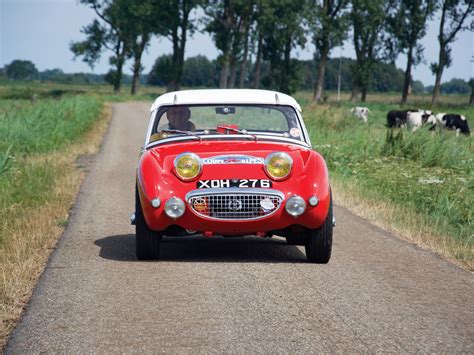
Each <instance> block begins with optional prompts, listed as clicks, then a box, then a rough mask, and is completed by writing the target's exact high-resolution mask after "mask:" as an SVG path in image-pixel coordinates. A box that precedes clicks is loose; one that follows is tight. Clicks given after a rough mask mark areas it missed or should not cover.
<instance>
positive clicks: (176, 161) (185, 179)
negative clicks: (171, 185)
mask: <svg viewBox="0 0 474 355" xmlns="http://www.w3.org/2000/svg"><path fill="white" fill-rule="evenodd" d="M186 155H190V156H192V157H194V158H196V159H197V161H198V162H199V169H198V172H197V174H196V175H195V176H193V177H191V178H187V177H185V176H182V175H181V174H180V173H179V171H178V167H177V165H178V161H179V159H181V158H182V157H183V156H186ZM173 167H174V169H173V170H174V173H175V175H176V176H177V177H178V178H179V179H180V180H183V181H193V180H196V179H197V178H198V177H199V176H200V175H201V173H202V160H201V157H200V156H199V155H197V154H196V153H193V152H184V153H181V154H178V155H177V156H176V157H175V158H174V161H173Z"/></svg>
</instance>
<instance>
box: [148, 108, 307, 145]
mask: <svg viewBox="0 0 474 355" xmlns="http://www.w3.org/2000/svg"><path fill="white" fill-rule="evenodd" d="M189 133H192V135H195V136H199V135H207V134H247V133H248V134H250V135H257V136H259V135H273V136H275V135H276V136H282V137H288V138H290V137H291V138H293V139H297V140H303V137H302V135H303V134H302V131H301V127H300V124H299V121H298V117H297V115H296V111H295V110H294V109H293V108H292V107H290V106H280V105H194V106H193V105H173V106H163V107H161V108H160V109H159V110H158V112H157V116H156V120H155V125H154V127H153V130H152V136H151V139H150V141H156V140H159V139H163V138H167V137H170V136H174V135H184V134H188V135H189Z"/></svg>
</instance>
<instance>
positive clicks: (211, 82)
mask: <svg viewBox="0 0 474 355" xmlns="http://www.w3.org/2000/svg"><path fill="white" fill-rule="evenodd" d="M215 74H216V68H215V67H214V63H212V62H211V61H210V60H209V59H207V58H206V57H205V56H203V55H198V56H195V57H191V58H187V59H186V60H185V61H184V66H183V78H182V84H183V85H185V86H206V87H212V86H217V84H218V82H217V79H216V78H215Z"/></svg>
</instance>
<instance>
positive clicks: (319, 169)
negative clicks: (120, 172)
mask: <svg viewBox="0 0 474 355" xmlns="http://www.w3.org/2000/svg"><path fill="white" fill-rule="evenodd" d="M184 152H192V153H195V154H197V155H198V156H199V157H200V158H201V159H202V158H209V157H215V156H219V155H229V154H238V155H248V156H252V157H260V158H265V157H266V156H267V155H268V154H270V153H273V152H286V153H287V154H289V155H290V156H291V157H292V159H293V169H292V172H291V174H290V176H289V177H288V178H286V179H285V180H283V181H275V180H272V179H271V178H270V177H269V176H268V175H267V174H266V172H265V169H264V165H263V164H224V165H223V164H216V165H203V167H202V171H201V174H200V175H199V176H198V177H197V178H196V179H195V180H193V181H183V180H181V179H180V178H179V177H178V176H177V175H176V174H175V172H174V159H175V158H176V156H177V155H179V154H181V153H184ZM209 179H270V180H271V181H272V184H273V186H272V188H271V189H273V190H277V191H280V192H281V193H283V195H284V201H283V202H282V204H281V206H280V208H279V209H278V210H277V211H276V212H275V213H273V214H271V215H269V216H266V217H263V218H261V219H256V220H238V221H236V220H216V219H210V218H205V217H202V216H199V215H197V214H196V213H195V212H194V211H193V210H192V208H191V207H190V206H189V205H188V202H187V201H186V198H185V197H186V194H187V193H189V192H190V191H194V190H197V186H196V183H197V180H209ZM137 186H138V192H139V195H140V203H141V206H142V210H143V214H144V217H145V221H146V223H147V225H148V226H149V228H151V229H153V230H156V231H163V230H165V229H166V228H168V227H170V226H173V225H176V226H179V227H182V228H184V229H187V230H193V231H198V232H202V233H204V232H210V233H212V234H218V235H246V234H261V235H263V234H265V233H267V232H271V231H275V230H282V229H286V228H288V227H292V226H294V225H298V226H302V227H305V228H310V229H316V228H319V227H321V226H322V224H323V223H324V220H325V218H326V216H327V214H328V209H329V203H330V187H329V180H328V171H327V167H326V164H325V162H324V159H323V158H322V157H321V155H319V154H318V153H317V152H315V151H313V150H311V149H309V148H306V147H304V146H302V145H299V144H291V143H281V142H272V141H268V140H263V139H259V140H257V141H253V140H241V141H235V140H206V139H203V140H201V141H196V140H192V141H187V142H184V143H183V142H169V143H167V144H161V145H157V146H155V147H152V148H149V149H148V150H146V151H145V152H144V153H143V154H142V156H141V158H140V161H139V164H138V170H137ZM244 189H245V188H242V190H243V191H244ZM199 191H203V189H201V190H199ZM293 195H299V196H301V197H302V198H303V199H304V200H305V201H306V203H307V208H306V211H305V212H304V213H303V214H302V215H301V216H299V217H296V218H295V217H292V216H290V215H289V214H288V213H287V212H286V210H285V203H286V200H287V199H288V198H289V197H291V196H293ZM173 196H176V197H179V198H181V199H182V200H183V201H184V202H185V204H186V211H185V213H184V215H183V216H182V217H180V218H177V219H172V218H170V217H168V216H167V215H166V214H165V212H164V207H165V203H166V201H167V200H168V199H169V198H171V197H173ZM311 196H316V197H317V198H318V199H319V203H318V204H317V205H316V206H315V207H312V206H310V204H309V203H308V199H309V198H310V197H311ZM156 197H159V198H160V199H161V201H162V203H161V206H160V207H158V208H153V207H152V206H151V200H152V199H153V198H156ZM208 234H209V233H208Z"/></svg>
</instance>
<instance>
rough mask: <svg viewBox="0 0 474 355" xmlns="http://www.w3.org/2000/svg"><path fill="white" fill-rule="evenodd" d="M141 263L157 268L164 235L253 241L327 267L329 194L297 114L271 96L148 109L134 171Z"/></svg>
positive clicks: (211, 96)
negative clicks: (300, 248) (280, 242)
mask: <svg viewBox="0 0 474 355" xmlns="http://www.w3.org/2000/svg"><path fill="white" fill-rule="evenodd" d="M132 223H134V224H135V225H136V254H137V258H138V259H140V260H146V259H159V255H160V240H161V237H162V236H163V235H166V236H182V235H193V234H200V235H203V236H204V237H213V236H216V235H218V236H224V237H226V236H245V235H257V236H260V237H271V236H273V235H278V236H282V237H285V238H286V239H287V242H288V243H289V244H296V245H305V249H306V256H307V259H308V260H309V261H310V262H315V263H327V262H328V261H329V259H330V257H331V247H332V229H333V225H334V220H333V214H332V198H331V189H330V185H329V180H328V170H327V167H326V163H325V162H324V159H323V158H322V157H321V155H320V154H318V153H317V152H315V151H314V150H312V149H311V142H310V138H309V135H308V132H307V131H306V128H305V126H304V123H303V119H302V117H301V108H300V106H299V105H298V103H297V102H296V101H295V100H294V99H293V98H292V97H290V96H288V95H285V94H282V93H279V92H274V91H265V90H189V91H178V92H171V93H167V94H164V95H162V96H160V97H158V98H157V99H156V101H155V102H154V104H153V105H152V107H151V117H150V123H149V126H148V131H147V134H146V139H145V144H144V148H143V152H142V154H141V157H140V160H139V163H138V168H137V182H136V210H135V214H134V216H133V217H132Z"/></svg>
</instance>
